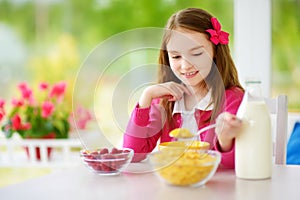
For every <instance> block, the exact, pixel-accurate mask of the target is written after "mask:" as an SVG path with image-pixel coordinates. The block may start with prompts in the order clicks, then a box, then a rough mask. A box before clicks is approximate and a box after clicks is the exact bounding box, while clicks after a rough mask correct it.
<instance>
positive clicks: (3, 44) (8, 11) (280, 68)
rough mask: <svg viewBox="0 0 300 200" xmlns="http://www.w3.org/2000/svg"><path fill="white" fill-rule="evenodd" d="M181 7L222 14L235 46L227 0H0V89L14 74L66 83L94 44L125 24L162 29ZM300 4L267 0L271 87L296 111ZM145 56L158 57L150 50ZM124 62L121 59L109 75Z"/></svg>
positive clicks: (6, 93) (4, 92)
mask: <svg viewBox="0 0 300 200" xmlns="http://www.w3.org/2000/svg"><path fill="white" fill-rule="evenodd" d="M185 7H201V8H204V9H207V10H208V11H210V12H211V13H212V14H214V15H215V16H216V17H218V18H219V19H222V20H221V22H222V25H223V28H224V29H225V30H226V31H228V32H230V33H231V37H230V39H231V42H230V45H234V41H233V38H234V37H233V34H234V33H233V0H203V1H199V0H189V1H185V0H145V1H137V0H126V1H124V0H85V1H76V0H0V94H1V96H2V97H3V98H8V97H10V95H11V94H10V91H11V89H12V88H13V87H15V85H16V83H18V82H20V80H26V81H28V82H29V83H30V82H33V83H34V82H39V81H41V80H46V81H49V82H55V81H57V80H62V79H64V80H67V81H68V82H69V83H70V85H71V86H72V84H73V83H74V80H75V77H76V73H77V72H78V69H79V68H80V66H81V64H82V63H83V61H84V59H85V58H86V57H87V56H88V55H89V52H90V51H91V50H92V49H93V48H95V46H96V45H98V44H99V43H101V42H102V41H104V40H106V39H107V38H109V37H111V36H113V35H115V34H118V33H120V32H123V31H126V30H130V29H134V28H143V27H163V26H164V25H165V23H166V20H167V19H168V17H169V16H170V15H171V14H172V13H173V12H175V11H177V10H179V9H183V8H185ZM299 10H300V1H299V0H272V88H271V91H272V96H275V95H277V94H279V93H285V94H287V95H288V96H289V111H291V112H298V111H300V93H299V88H300V87H299V86H300V79H299V77H300V57H299V56H298V55H299V53H300V37H299V34H300V12H299ZM114 48H118V47H114ZM231 49H233V48H231ZM232 53H233V55H234V52H232ZM151 56H153V57H150V59H153V61H156V56H157V55H156V53H152V54H151ZM148 59H149V58H148ZM128 68H130V66H128V62H127V63H126V60H124V64H123V65H119V68H118V70H115V71H112V72H111V73H112V74H114V75H118V73H119V75H121V74H122V73H124V71H126V70H127V69H128ZM69 91H70V92H71V90H69ZM69 98H71V93H70V95H69ZM82 100H83V102H84V98H83V99H82ZM87 104H88V101H87Z"/></svg>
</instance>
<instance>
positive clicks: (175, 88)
mask: <svg viewBox="0 0 300 200" xmlns="http://www.w3.org/2000/svg"><path fill="white" fill-rule="evenodd" d="M184 93H186V94H188V95H191V92H190V91H189V90H188V88H187V87H185V86H184V85H182V84H179V83H175V82H166V83H161V84H156V85H151V86H148V87H147V88H146V89H145V90H144V91H143V93H142V95H141V97H140V99H139V106H140V108H147V107H149V106H150V105H151V102H152V100H153V99H155V98H163V97H167V98H169V101H176V100H179V99H181V98H182V97H183V95H184Z"/></svg>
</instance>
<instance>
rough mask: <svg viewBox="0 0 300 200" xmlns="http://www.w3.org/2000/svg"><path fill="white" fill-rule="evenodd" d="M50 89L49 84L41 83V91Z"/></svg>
mask: <svg viewBox="0 0 300 200" xmlns="http://www.w3.org/2000/svg"><path fill="white" fill-rule="evenodd" d="M48 87H49V85H48V83H46V82H41V83H40V89H41V90H47V89H48Z"/></svg>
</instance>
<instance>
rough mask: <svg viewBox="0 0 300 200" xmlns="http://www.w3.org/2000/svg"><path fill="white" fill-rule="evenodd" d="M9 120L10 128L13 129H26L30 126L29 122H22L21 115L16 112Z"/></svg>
mask: <svg viewBox="0 0 300 200" xmlns="http://www.w3.org/2000/svg"><path fill="white" fill-rule="evenodd" d="M11 122H12V128H13V130H15V131H18V130H28V129H30V128H31V125H30V124H29V123H25V124H22V120H21V117H20V115H18V114H16V115H15V116H13V117H12V119H11Z"/></svg>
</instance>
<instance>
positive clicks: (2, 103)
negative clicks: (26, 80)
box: [0, 98, 5, 121]
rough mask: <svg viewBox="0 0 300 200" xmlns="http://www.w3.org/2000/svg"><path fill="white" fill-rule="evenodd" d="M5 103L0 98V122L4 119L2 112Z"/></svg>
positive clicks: (3, 111)
mask: <svg viewBox="0 0 300 200" xmlns="http://www.w3.org/2000/svg"><path fill="white" fill-rule="evenodd" d="M4 104H5V101H4V100H3V99H1V98H0V121H1V120H2V119H3V118H4V115H5V110H4Z"/></svg>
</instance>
